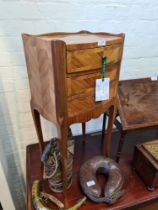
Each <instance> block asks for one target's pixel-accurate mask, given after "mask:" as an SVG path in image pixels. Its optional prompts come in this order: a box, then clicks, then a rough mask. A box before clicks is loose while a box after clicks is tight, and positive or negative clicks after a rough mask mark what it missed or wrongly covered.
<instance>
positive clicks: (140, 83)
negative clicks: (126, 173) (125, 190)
mask: <svg viewBox="0 0 158 210" xmlns="http://www.w3.org/2000/svg"><path fill="white" fill-rule="evenodd" d="M118 113H119V116H120V119H121V123H120V122H119V121H118V120H117V119H116V120H115V125H116V126H117V128H118V129H119V130H120V131H121V136H120V141H119V146H118V151H117V158H116V159H117V161H118V160H119V158H120V155H121V151H122V147H123V144H124V140H125V137H126V134H127V133H129V132H131V131H134V130H138V129H150V128H152V127H155V128H158V80H155V81H152V80H151V78H143V79H133V80H124V81H120V82H119V87H118Z"/></svg>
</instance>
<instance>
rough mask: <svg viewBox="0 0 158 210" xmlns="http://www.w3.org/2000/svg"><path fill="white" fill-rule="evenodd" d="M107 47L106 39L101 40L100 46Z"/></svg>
mask: <svg viewBox="0 0 158 210" xmlns="http://www.w3.org/2000/svg"><path fill="white" fill-rule="evenodd" d="M105 45H106V39H99V41H98V46H99V47H102V46H105Z"/></svg>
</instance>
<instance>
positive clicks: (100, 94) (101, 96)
mask: <svg viewBox="0 0 158 210" xmlns="http://www.w3.org/2000/svg"><path fill="white" fill-rule="evenodd" d="M109 84H110V78H104V80H102V79H97V80H96V88H95V101H104V100H108V99H109Z"/></svg>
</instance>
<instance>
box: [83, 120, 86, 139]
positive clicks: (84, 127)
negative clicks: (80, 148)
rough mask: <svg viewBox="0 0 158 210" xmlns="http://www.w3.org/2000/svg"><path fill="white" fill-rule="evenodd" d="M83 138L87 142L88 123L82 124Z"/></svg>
mask: <svg viewBox="0 0 158 210" xmlns="http://www.w3.org/2000/svg"><path fill="white" fill-rule="evenodd" d="M82 138H83V141H86V123H85V122H83V123H82Z"/></svg>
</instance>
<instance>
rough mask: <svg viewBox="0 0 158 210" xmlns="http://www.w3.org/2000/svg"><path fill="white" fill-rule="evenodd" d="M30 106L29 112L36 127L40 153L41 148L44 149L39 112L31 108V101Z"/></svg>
mask: <svg viewBox="0 0 158 210" xmlns="http://www.w3.org/2000/svg"><path fill="white" fill-rule="evenodd" d="M30 106H31V112H32V117H33V121H34V125H35V129H36V133H37V136H38V141H39V148H40V154H42V153H43V150H44V141H43V133H42V127H41V120H40V114H39V112H38V111H37V110H35V109H34V108H33V106H32V103H30Z"/></svg>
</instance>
